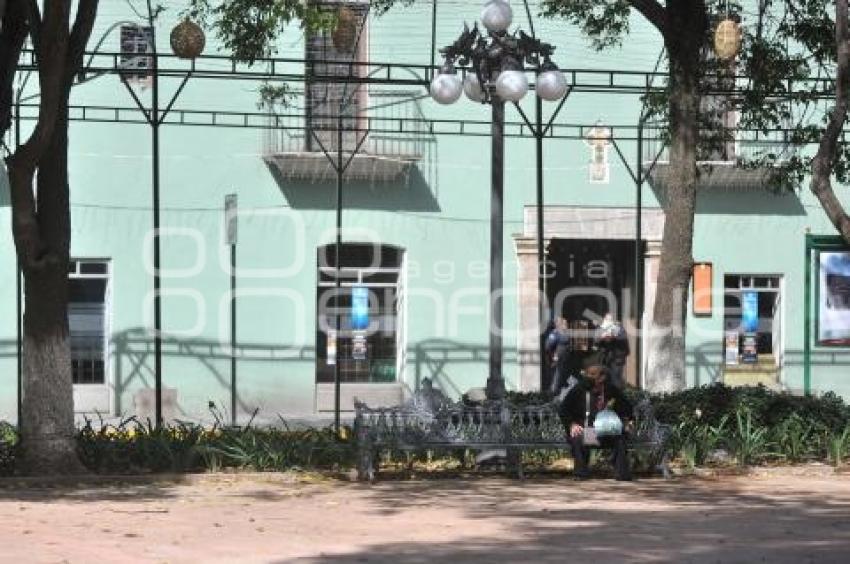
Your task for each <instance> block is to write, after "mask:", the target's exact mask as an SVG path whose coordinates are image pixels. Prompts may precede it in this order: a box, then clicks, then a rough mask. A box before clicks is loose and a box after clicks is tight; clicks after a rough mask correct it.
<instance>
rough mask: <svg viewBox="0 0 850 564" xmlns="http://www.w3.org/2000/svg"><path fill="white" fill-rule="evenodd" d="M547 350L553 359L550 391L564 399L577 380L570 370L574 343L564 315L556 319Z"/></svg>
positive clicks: (547, 339) (548, 338) (549, 336)
mask: <svg viewBox="0 0 850 564" xmlns="http://www.w3.org/2000/svg"><path fill="white" fill-rule="evenodd" d="M546 352H547V353H548V355H549V358H550V359H551V362H550V364H549V366H551V367H552V385H551V386H550V388H549V391H550V392H551V394H552V396H553V397H557V398H559V399H561V400H563V397H564V395H565V394H566V392H567V391H568V390H569V388H570V387H571V386H572V385H574V384H575V382H576V381H577V379H576V378H575V376H574V375H572V374H570V370H569V367H570V356H571V353H572V344H571V341H570V333H569V325H568V324H567V320H566V319H564V318H563V317H558V318H556V319H555V327H554V328H553V329H552V331H550V332H549V335H548V337H547V338H546Z"/></svg>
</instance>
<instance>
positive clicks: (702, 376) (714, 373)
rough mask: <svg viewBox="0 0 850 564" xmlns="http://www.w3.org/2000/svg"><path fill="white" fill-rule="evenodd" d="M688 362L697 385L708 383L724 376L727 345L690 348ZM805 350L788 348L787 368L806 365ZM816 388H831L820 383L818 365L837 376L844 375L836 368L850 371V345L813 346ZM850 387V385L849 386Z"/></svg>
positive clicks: (813, 375) (812, 364) (786, 354)
mask: <svg viewBox="0 0 850 564" xmlns="http://www.w3.org/2000/svg"><path fill="white" fill-rule="evenodd" d="M686 361H687V365H688V368H690V369H691V370H692V371H693V374H694V385H695V386H705V385H706V384H714V383H716V382H720V381H722V380H723V367H724V364H723V348H722V347H721V346H719V345H714V344H706V345H702V346H700V347H698V348H697V349H695V350H690V351H688V354H687V359H686ZM803 361H804V358H803V351H802V350H800V349H794V350H788V349H786V350H785V353H784V364H783V366H784V367H785V368H801V367H802V366H803ZM811 366H812V388H813V390H815V391H820V392H826V391H828V389H826V388H823V387H822V386H821V385H819V381H818V369H829V370H834V371H835V372H834V378H835V379H836V380H838V379H839V378H840V376H839V374H838V371H837V370H836V369H839V368H842V369H844V370H842V371H841V376H843V375H844V374H846V373H847V372H850V349H825V348H820V349H813V350H812V354H811ZM848 389H850V388H848ZM847 397H848V399H850V394H847Z"/></svg>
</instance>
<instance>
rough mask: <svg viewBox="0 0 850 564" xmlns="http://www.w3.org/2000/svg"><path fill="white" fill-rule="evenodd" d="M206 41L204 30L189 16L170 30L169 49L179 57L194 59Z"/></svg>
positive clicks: (201, 51) (202, 49) (201, 50)
mask: <svg viewBox="0 0 850 564" xmlns="http://www.w3.org/2000/svg"><path fill="white" fill-rule="evenodd" d="M206 42H207V39H206V37H205V36H204V30H202V29H201V26H199V25H198V24H196V23H195V22H193V21H192V20H190V19H189V18H186V19H184V20H183V21H182V22H180V23H179V24H177V25H176V26H175V27H174V29H172V30H171V50H172V51H174V54H175V55H177V56H178V57H180V58H181V59H194V58H195V57H197V56H198V55H200V54H201V53H203V51H204V45H205V44H206Z"/></svg>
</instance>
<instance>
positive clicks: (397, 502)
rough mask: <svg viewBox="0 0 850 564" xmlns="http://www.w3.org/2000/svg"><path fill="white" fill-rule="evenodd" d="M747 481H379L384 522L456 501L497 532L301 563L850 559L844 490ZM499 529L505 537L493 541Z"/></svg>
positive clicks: (374, 491) (376, 492)
mask: <svg viewBox="0 0 850 564" xmlns="http://www.w3.org/2000/svg"><path fill="white" fill-rule="evenodd" d="M744 479H746V478H741V479H737V480H733V481H732V482H731V483H730V482H729V481H728V480H726V481H723V482H721V481H711V480H676V481H668V482H665V481H661V480H645V481H639V482H635V483H616V482H611V481H601V480H600V481H590V482H582V483H576V482H572V481H566V480H563V479H561V480H556V479H550V480H546V479H543V480H536V481H535V482H534V483H522V482H511V481H504V482H500V481H498V480H482V481H476V480H464V481H457V482H424V483H391V484H379V485H377V486H374V487H372V488H371V489H370V490H369V491H368V494H367V495H368V497H370V498H371V503H370V506H372V507H374V511H375V512H377V513H379V514H380V515H381V516H383V517H384V518H386V519H388V520H392V519H393V516H394V515H396V514H398V513H400V512H404V511H411V510H413V511H416V510H417V509H426V508H429V507H435V506H448V505H453V506H456V507H460V508H461V511H462V513H464V514H465V515H466V516H467V517H468V518H471V519H473V520H475V521H476V522H479V523H482V522H483V523H485V524H486V523H487V522H489V521H492V522H493V525H494V534H488V535H486V536H481V537H480V538H476V537H472V538H464V539H462V540H460V541H452V542H445V543H441V542H436V543H429V544H424V545H423V543H421V542H391V543H383V544H375V545H371V546H369V548H368V550H362V551H359V552H354V553H350V554H341V555H331V554H325V555H322V556H320V557H313V558H309V559H304V560H301V562H311V563H328V564H336V563H339V564H345V563H354V562H358V563H360V562H376V563H382V562H386V563H390V562H392V563H397V564H433V563H434V562H491V561H492V562H564V561H576V562H594V564H596V563H599V562H609V561H610V562H622V561H676V562H758V561H768V562H847V561H850V526H848V519H850V497H848V496H847V493H848V491H847V489H846V486H845V490H844V495H843V496H842V497H840V498H838V499H830V497H828V496H813V495H812V493H811V492H809V491H804V490H795V489H794V488H793V487H790V488H788V487H786V488H782V489H781V490H777V491H761V490H758V488H757V490H758V491H751V489H750V488H749V487H747V488H742V487H741V486H742V484H741V482H740V481H739V480H744ZM541 488H543V489H545V490H547V492H546V493H545V494H544V495H541V492H540V489H541ZM745 490H746V491H745ZM506 522H507V526H508V529H509V531H510V534H504V533H502V534H500V533H499V532H498V528H504V526H505V523H506ZM400 534H403V533H400ZM281 562H282V561H281Z"/></svg>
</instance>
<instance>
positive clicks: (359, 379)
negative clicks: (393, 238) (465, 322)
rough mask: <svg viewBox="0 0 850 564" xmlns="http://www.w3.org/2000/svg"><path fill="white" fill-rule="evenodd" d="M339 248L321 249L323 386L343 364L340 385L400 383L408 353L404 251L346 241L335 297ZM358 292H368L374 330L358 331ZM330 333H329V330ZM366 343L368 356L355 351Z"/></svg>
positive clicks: (318, 340) (320, 355)
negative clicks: (332, 337)
mask: <svg viewBox="0 0 850 564" xmlns="http://www.w3.org/2000/svg"><path fill="white" fill-rule="evenodd" d="M334 249H335V247H334V246H333V245H329V246H327V247H323V248H321V249H319V261H318V271H319V272H318V281H319V284H318V288H317V292H316V298H317V307H316V310H317V316H318V319H317V321H318V324H317V331H316V350H317V351H318V353H317V355H316V356H317V366H316V380H317V382H318V383H320V384H323V383H332V382H333V381H334V374H335V370H336V368H335V366H334V364H333V363H334V362H336V363H338V364H339V371H340V381H342V382H344V383H391V382H396V381H397V379H398V372H399V367H398V359H399V358H400V356H402V351H403V349H404V346H405V345H404V342H403V340H402V339H403V336H404V331H403V329H404V323H403V307H402V304H403V303H404V288H403V277H402V276H401V273H402V264H403V262H402V261H403V254H404V253H403V251H402V250H401V249H398V248H396V247H392V246H388V245H378V246H373V245H367V244H357V243H347V244H344V245H343V246H342V263H341V267H340V285H341V290H340V292H341V293H340V295H339V296H336V295H335V294H336V281H335V278H334V276H335V271H336V256H335V253H334ZM354 288H366V290H367V291H368V293H369V321H370V324H369V329H368V330H366V331H363V330H358V329H355V328H354V325H355V324H354V323H353V319H352V317H353V316H352V302H353V299H352V295H353V293H354V290H353V289H354ZM337 317H339V323H340V325H339V327H340V331H339V334H338V335H336V358H335V359H331V358H329V355H328V341H329V338H328V333H332V332H335V328H336V326H337V325H336V323H337ZM325 329H328V331H327V332H326V331H325ZM364 339H365V344H366V351H365V355H364V354H363V353H362V351H360V353H359V354H357V351H356V350H355V349H356V348H357V347H358V344H357V342H358V340H359V341H360V342H361V343H362V342H363V340H364Z"/></svg>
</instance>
